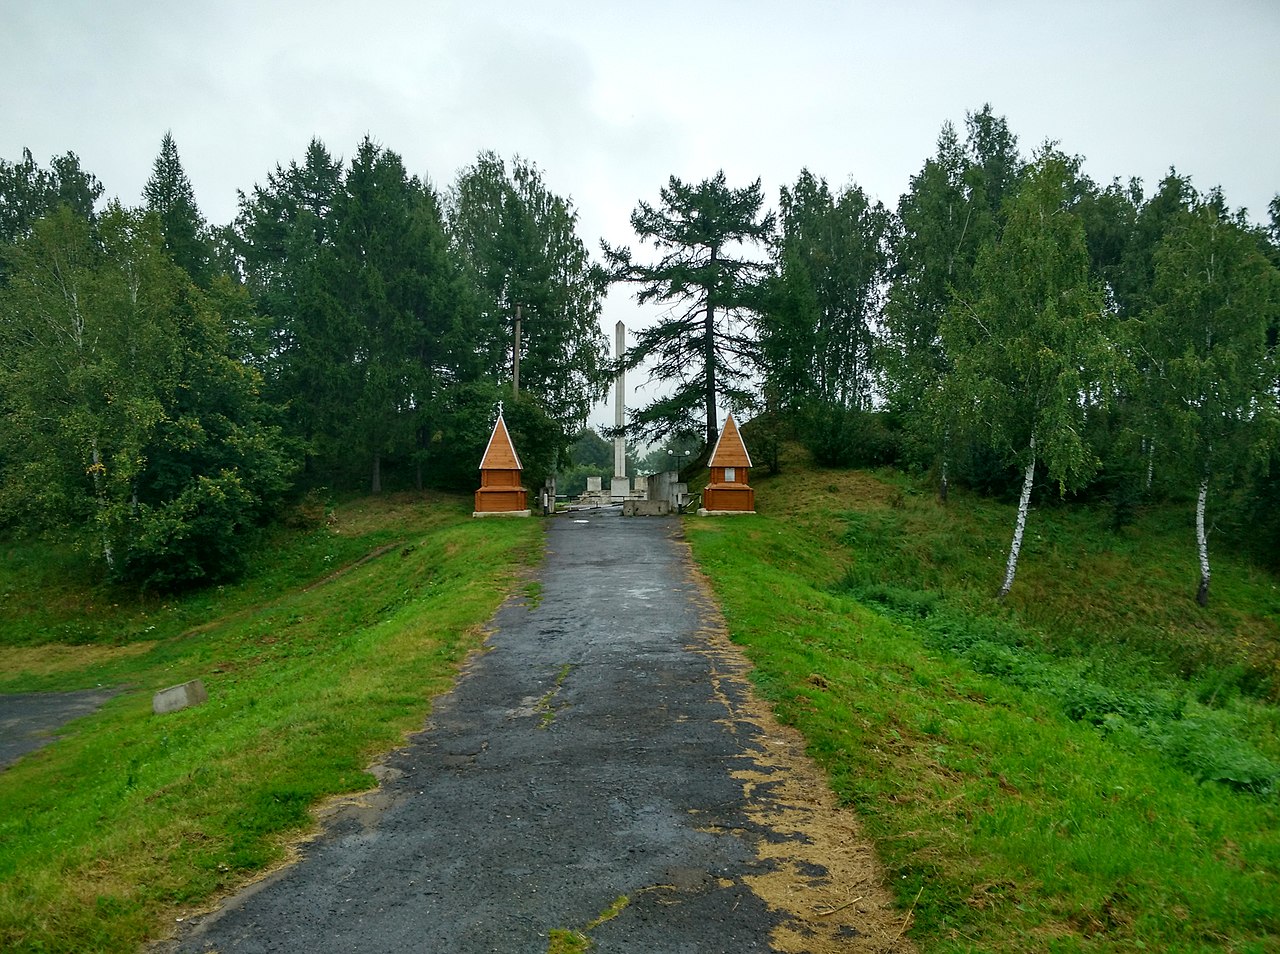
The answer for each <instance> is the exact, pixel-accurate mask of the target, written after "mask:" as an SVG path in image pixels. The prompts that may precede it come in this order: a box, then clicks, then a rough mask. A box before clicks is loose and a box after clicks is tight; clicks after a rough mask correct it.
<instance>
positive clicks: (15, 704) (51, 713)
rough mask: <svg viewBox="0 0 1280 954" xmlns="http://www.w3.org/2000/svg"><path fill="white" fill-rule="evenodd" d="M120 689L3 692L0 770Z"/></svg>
mask: <svg viewBox="0 0 1280 954" xmlns="http://www.w3.org/2000/svg"><path fill="white" fill-rule="evenodd" d="M119 691H120V690H118V689H84V690H81V691H79V692H18V693H12V694H10V695H0V770H3V769H4V767H5V766H7V765H9V764H10V763H12V762H16V761H17V760H18V758H19V757H20V756H23V755H26V754H27V753H28V752H34V751H35V750H36V749H38V748H41V747H42V746H45V745H48V744H49V743H50V742H52V741H53V740H54V739H55V738H57V734H56V733H57V731H58V729H60V728H62V726H64V725H65V724H66V723H68V722H70V721H71V720H72V719H78V718H80V717H81V716H86V715H89V714H90V713H92V712H94V711H95V710H97V709H98V707H99V706H101V705H102V704H103V703H104V702H106V701H107V700H108V699H110V698H111V697H112V696H114V695H115V694H116V693H117V692H119Z"/></svg>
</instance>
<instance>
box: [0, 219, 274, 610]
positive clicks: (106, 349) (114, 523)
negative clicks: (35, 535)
mask: <svg viewBox="0 0 1280 954" xmlns="http://www.w3.org/2000/svg"><path fill="white" fill-rule="evenodd" d="M8 260H9V265H10V267H11V269H12V271H11V278H10V281H9V283H8V285H7V286H6V287H5V288H4V289H3V290H2V291H0V407H3V409H4V414H3V418H2V419H0V515H3V516H7V517H9V518H10V519H14V520H16V521H18V522H20V523H22V525H24V526H27V527H29V528H38V529H42V530H48V531H52V532H54V533H56V534H58V535H67V536H70V537H71V538H73V539H75V540H77V541H78V542H79V543H80V544H82V545H83V546H87V547H88V548H90V549H91V550H92V552H94V553H95V554H96V556H97V557H98V558H100V560H101V564H102V565H104V567H105V570H106V572H107V573H108V574H109V575H111V576H113V577H115V578H118V579H127V580H130V581H133V582H140V583H143V584H156V585H164V586H176V585H182V584H188V583H192V582H195V581H197V580H204V579H213V578H218V577H222V576H227V575H229V574H230V573H232V572H234V571H235V569H237V567H238V564H239V560H240V558H241V557H242V556H243V552H244V540H245V535H244V531H245V530H247V529H248V528H249V527H250V526H252V525H253V524H254V523H256V522H257V521H258V520H260V519H261V518H262V517H263V516H264V515H265V513H266V511H267V510H268V509H269V508H270V506H271V505H272V504H273V502H274V501H276V500H278V498H279V495H280V494H281V493H282V492H283V490H284V489H285V486H286V484H287V482H288V479H289V476H290V464H289V462H288V460H287V454H286V452H285V451H284V449H283V447H282V443H281V441H280V440H279V435H278V433H277V432H276V431H275V430H274V429H273V428H271V427H269V426H265V425H264V424H263V423H262V421H263V417H264V416H265V413H264V409H263V407H262V405H261V403H260V401H259V400H258V397H257V389H258V383H259V382H258V378H257V375H256V374H255V373H254V372H252V371H250V370H249V369H248V368H245V367H244V366H243V365H241V364H239V363H238V362H236V361H235V360H233V359H232V358H231V357H230V355H229V353H228V352H229V348H230V344H229V339H228V336H227V334H226V328H225V323H224V321H223V319H222V316H221V314H220V313H219V309H218V304H217V302H216V301H215V300H214V299H211V298H209V297H207V296H206V295H205V293H203V292H201V291H200V290H199V289H197V288H196V287H195V286H194V285H192V283H191V281H190V278H189V277H188V276H187V275H186V273H185V272H184V271H182V270H181V269H180V268H179V267H178V266H177V265H175V264H174V263H173V262H172V260H171V259H170V258H169V257H168V256H167V255H166V253H165V251H164V247H163V243H162V238H161V233H160V228H159V223H158V221H157V220H156V219H155V218H154V217H152V216H149V215H144V214H142V213H139V212H133V211H128V210H125V209H122V208H120V207H119V206H118V205H114V204H113V205H111V206H109V207H108V209H107V210H106V212H104V214H103V215H102V216H101V217H100V219H99V220H98V222H97V223H96V226H95V227H92V228H91V226H90V224H89V223H88V222H87V221H86V220H85V219H83V218H80V217H78V216H76V215H75V214H74V213H73V212H72V211H71V209H70V208H69V207H67V206H63V207H61V208H60V209H59V210H58V211H57V212H55V213H54V214H53V215H52V216H50V217H49V218H46V219H43V220H41V221H39V222H37V223H35V225H34V227H33V228H32V232H31V234H30V236H28V237H27V238H26V239H24V240H23V241H22V242H20V243H19V244H18V245H17V246H15V247H14V248H13V249H11V250H10V252H9V255H8ZM215 294H216V295H218V296H225V297H227V298H234V297H235V296H236V294H237V292H236V290H234V289H232V288H230V287H223V286H220V287H219V288H218V289H217V290H216V292H215Z"/></svg>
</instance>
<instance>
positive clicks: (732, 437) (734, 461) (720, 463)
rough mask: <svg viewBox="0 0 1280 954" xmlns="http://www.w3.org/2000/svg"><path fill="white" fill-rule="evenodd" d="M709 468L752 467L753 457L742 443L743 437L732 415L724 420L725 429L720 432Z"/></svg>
mask: <svg viewBox="0 0 1280 954" xmlns="http://www.w3.org/2000/svg"><path fill="white" fill-rule="evenodd" d="M707 466H708V467H750V466H751V455H750V454H748V453H747V445H746V444H744V443H742V435H741V434H739V433H738V425H737V422H735V421H734V419H733V415H732V414H730V415H729V416H728V417H726V418H725V419H724V429H723V430H722V431H721V432H720V439H719V440H718V441H716V449H715V450H714V451H712V452H711V461H710V462H709V463H708V464H707Z"/></svg>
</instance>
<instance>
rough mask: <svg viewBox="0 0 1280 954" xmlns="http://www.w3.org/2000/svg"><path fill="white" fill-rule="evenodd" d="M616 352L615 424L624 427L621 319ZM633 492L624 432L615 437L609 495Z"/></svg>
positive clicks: (623, 329) (616, 332) (623, 334)
mask: <svg viewBox="0 0 1280 954" xmlns="http://www.w3.org/2000/svg"><path fill="white" fill-rule="evenodd" d="M613 334H614V348H615V354H616V356H617V358H618V377H617V378H616V379H614V382H613V426H614V427H616V428H618V429H619V430H621V429H622V425H623V424H624V423H625V422H626V417H625V413H624V407H623V404H624V401H625V400H626V398H625V394H626V374H625V373H624V372H623V370H622V353H623V351H625V350H626V347H627V327H626V325H624V324H623V323H622V322H621V321H619V322H618V323H617V324H616V325H615V326H614V329H613ZM630 492H631V484H630V482H629V481H628V480H627V442H626V439H625V438H623V436H622V434H620V433H619V434H618V435H617V436H616V437H614V439H613V483H612V485H611V486H610V488H609V496H610V497H613V498H615V499H616V498H622V497H626V496H627V495H628V494H629V493H630Z"/></svg>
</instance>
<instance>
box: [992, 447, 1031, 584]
mask: <svg viewBox="0 0 1280 954" xmlns="http://www.w3.org/2000/svg"><path fill="white" fill-rule="evenodd" d="M1030 450H1031V459H1030V460H1029V461H1028V462H1027V470H1026V473H1024V474H1023V475H1022V496H1021V497H1019V498H1018V520H1017V523H1015V524H1014V525H1013V543H1011V544H1010V545H1009V562H1008V564H1006V566H1005V569H1004V585H1003V586H1001V587H1000V593H999V595H998V596H997V597H996V598H997V599H1001V600H1002V599H1004V598H1005V597H1006V596H1008V595H1009V590H1010V588H1011V587H1012V586H1013V577H1014V574H1015V573H1017V572H1018V554H1019V553H1021V552H1022V531H1023V530H1025V529H1026V527H1027V510H1028V509H1029V508H1030V506H1031V484H1032V481H1033V480H1034V478H1035V474H1036V436H1035V435H1034V434H1032V435H1031V446H1030Z"/></svg>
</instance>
